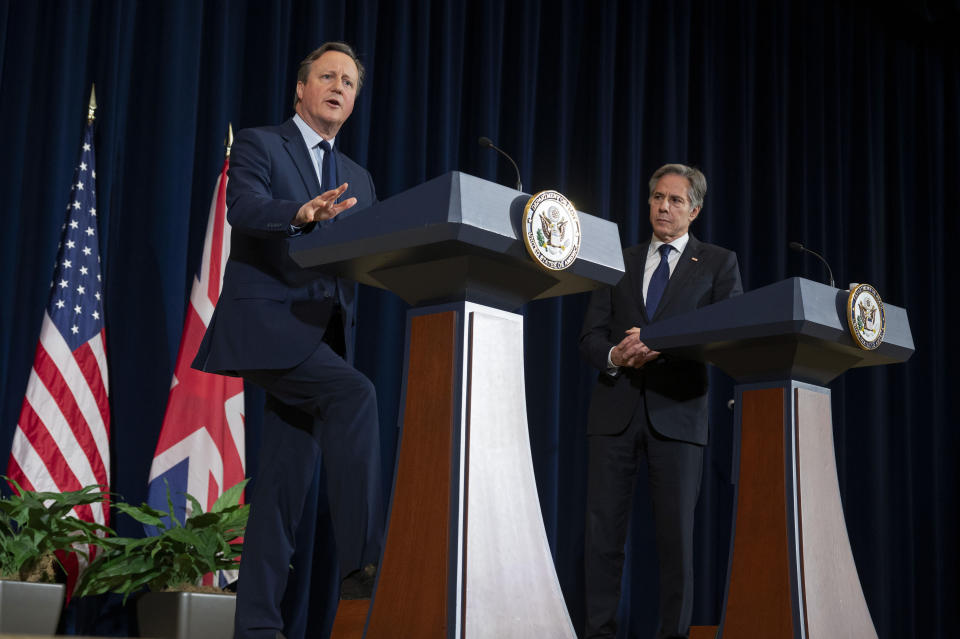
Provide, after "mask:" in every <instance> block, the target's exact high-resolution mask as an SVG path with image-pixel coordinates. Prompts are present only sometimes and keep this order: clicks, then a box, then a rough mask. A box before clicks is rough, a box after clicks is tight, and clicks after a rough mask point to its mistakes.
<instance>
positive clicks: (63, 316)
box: [7, 120, 110, 585]
mask: <svg viewBox="0 0 960 639" xmlns="http://www.w3.org/2000/svg"><path fill="white" fill-rule="evenodd" d="M96 177H97V172H96V165H95V162H94V152H93V122H92V120H91V121H90V122H88V123H87V127H86V130H85V131H84V135H83V147H82V149H81V152H80V161H79V163H78V165H77V168H76V171H75V173H74V176H73V184H72V185H71V187H70V199H69V202H68V204H67V214H66V223H65V224H64V225H63V228H62V236H61V240H60V248H59V251H58V253H57V261H56V264H55V265H54V270H53V281H52V282H51V290H50V301H49V303H48V305H47V309H46V311H44V314H43V324H42V325H41V328H40V341H39V343H38V344H37V352H36V355H35V356H34V361H33V368H32V369H31V371H30V377H29V379H28V381H27V391H26V395H25V397H24V398H23V407H22V408H21V409H20V419H19V420H18V421H17V429H16V431H15V433H14V436H13V448H12V449H11V451H10V461H9V462H8V464H7V475H8V476H9V477H11V478H13V479H15V480H17V482H19V484H20V485H21V486H22V487H23V488H25V489H27V490H37V491H50V492H66V491H71V490H77V489H80V488H82V487H84V486H89V485H91V484H99V485H100V486H102V487H103V489H104V490H108V489H109V485H110V407H109V404H108V401H107V394H108V378H107V355H106V347H105V343H106V339H105V332H104V322H103V295H102V291H103V285H102V282H101V279H100V251H99V248H98V243H99V240H98V234H97V191H96ZM75 514H76V516H77V517H79V518H80V519H83V520H86V521H95V522H97V523H100V524H105V525H106V524H108V523H109V516H110V512H109V507H108V505H107V504H105V503H97V504H93V505H92V506H80V507H78V508H77V509H76V512H75ZM77 559H78V558H77V556H76V555H73V556H72V557H70V558H68V559H67V561H65V566H66V568H67V570H68V576H69V577H70V582H69V583H70V585H72V583H73V580H74V579H75V578H76V571H77V570H78V565H77Z"/></svg>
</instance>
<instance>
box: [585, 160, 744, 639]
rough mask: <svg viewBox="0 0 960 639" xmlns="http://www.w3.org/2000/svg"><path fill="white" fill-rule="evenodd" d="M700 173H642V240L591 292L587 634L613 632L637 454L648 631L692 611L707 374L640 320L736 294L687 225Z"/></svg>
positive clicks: (719, 259)
mask: <svg viewBox="0 0 960 639" xmlns="http://www.w3.org/2000/svg"><path fill="white" fill-rule="evenodd" d="M706 192H707V181H706V178H705V177H704V175H703V173H701V172H700V171H698V170H697V169H695V168H692V167H688V166H684V165H682V164H667V165H665V166H663V167H661V168H659V169H658V170H657V171H656V172H655V173H654V174H653V177H652V178H651V179H650V199H649V204H650V224H651V225H652V226H653V237H652V238H651V239H650V241H649V242H648V243H645V244H640V245H638V246H634V247H631V248H629V249H626V250H625V251H624V254H623V261H624V265H625V267H626V274H625V275H624V276H623V279H621V280H620V283H619V284H617V285H616V286H614V287H612V288H603V289H599V290H597V291H595V292H594V293H593V296H592V297H591V299H590V305H589V308H588V310H587V314H586V317H585V319H584V324H583V331H582V332H581V334H580V352H581V354H582V356H583V357H584V358H585V359H586V360H587V361H588V362H589V363H590V364H591V365H592V366H594V367H595V368H598V369H599V370H600V375H599V378H598V381H597V385H596V386H595V388H594V391H593V395H592V397H591V401H590V411H589V418H588V423H587V435H588V441H589V471H588V488H587V520H586V549H585V568H586V590H587V622H586V633H585V637H588V638H594V637H614V636H616V631H617V624H616V612H617V606H618V603H619V601H620V579H621V575H622V572H623V561H624V544H625V542H626V535H627V526H628V523H629V520H630V513H631V510H632V506H633V495H634V489H635V486H636V480H637V475H638V473H639V471H640V467H641V461H642V460H643V459H646V461H647V480H648V482H649V486H650V494H651V498H652V502H653V514H654V525H655V529H656V540H657V554H658V558H659V565H660V602H659V609H660V623H659V629H658V631H657V637H658V638H666V637H686V636H687V635H688V633H689V629H690V619H691V615H692V611H693V517H694V509H695V508H696V505H697V497H698V495H699V492H700V477H701V472H702V467H703V447H704V446H705V445H706V443H707V371H706V367H705V366H704V365H703V364H702V363H698V362H693V361H686V360H682V359H677V358H673V357H669V356H667V355H661V354H660V353H658V352H656V351H652V350H650V349H649V348H647V346H646V345H645V344H644V343H643V341H642V337H643V328H644V327H646V326H647V325H649V324H653V323H655V322H669V321H670V317H672V316H675V315H679V314H681V313H686V312H689V311H693V310H695V309H697V308H700V307H701V306H706V305H708V304H712V303H714V302H719V301H720V300H724V299H727V298H728V297H731V296H734V295H739V294H740V293H742V292H743V288H742V286H741V284H740V269H739V267H738V265H737V256H736V254H734V253H733V252H731V251H728V250H726V249H723V248H720V247H718V246H714V245H712V244H706V243H704V242H700V241H699V240H697V238H695V237H694V236H693V235H692V234H690V233H689V227H690V223H691V222H693V220H695V219H696V217H697V215H699V213H700V210H701V208H702V206H703V199H704V196H705V195H706Z"/></svg>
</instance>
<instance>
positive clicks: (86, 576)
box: [75, 480, 249, 639]
mask: <svg viewBox="0 0 960 639" xmlns="http://www.w3.org/2000/svg"><path fill="white" fill-rule="evenodd" d="M246 483H247V482H246V480H244V481H242V482H240V483H238V484H237V485H236V486H233V487H232V488H230V489H229V490H227V491H226V492H224V493H223V494H222V495H221V496H220V497H219V498H218V499H217V501H216V502H214V504H213V506H211V508H210V511H209V512H204V511H203V508H202V507H201V505H200V503H199V502H198V501H197V500H196V499H195V498H194V497H193V496H192V495H186V498H187V500H188V501H189V503H190V506H191V508H190V514H189V515H188V516H187V518H186V519H185V520H184V521H183V522H180V521H179V520H178V518H177V516H176V514H175V512H174V506H173V502H172V500H171V499H170V491H169V488H168V489H167V505H168V511H166V512H165V511H162V510H158V509H156V508H153V507H151V506H149V505H147V504H140V505H139V506H132V505H130V504H126V503H122V502H120V503H117V504H115V508H116V510H117V511H118V512H121V513H124V514H126V515H128V516H130V517H133V519H135V520H136V521H138V522H140V523H141V524H144V525H147V526H154V527H156V529H157V530H158V534H157V535H156V536H152V537H143V538H134V537H112V538H109V539H107V540H105V541H104V549H103V550H102V551H100V552H99V553H98V554H97V557H96V558H95V559H94V561H93V562H92V563H91V564H90V566H89V567H88V568H87V569H86V571H84V572H83V574H81V576H80V579H79V580H78V582H77V587H76V590H75V592H76V594H77V595H81V596H82V595H97V594H102V593H106V592H113V593H119V594H122V595H124V600H126V598H127V597H128V596H130V595H131V594H134V593H140V592H141V591H143V590H146V591H147V592H144V593H142V594H141V595H140V597H139V598H138V600H137V622H138V625H139V626H140V634H141V635H143V636H150V637H171V638H175V639H187V638H190V637H203V638H205V639H216V638H217V637H221V636H222V637H225V638H227V639H230V638H231V637H233V613H234V609H235V606H236V603H235V601H236V599H235V597H234V596H233V595H232V594H228V593H224V592H223V591H221V590H219V589H211V588H209V587H208V588H206V589H204V588H203V587H198V586H197V584H198V583H199V582H200V580H201V578H202V577H203V576H204V575H205V574H207V573H211V572H214V573H215V572H217V571H220V570H235V569H236V568H237V567H238V566H239V565H240V557H239V556H240V553H241V552H242V544H241V543H240V538H241V537H242V536H243V532H244V529H245V528H246V524H247V517H248V514H249V506H247V505H246V504H240V503H239V502H240V497H241V495H242V494H243V488H244V486H245V485H246ZM205 590H208V591H205ZM209 590H214V592H209Z"/></svg>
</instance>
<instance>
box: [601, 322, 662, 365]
mask: <svg viewBox="0 0 960 639" xmlns="http://www.w3.org/2000/svg"><path fill="white" fill-rule="evenodd" d="M659 355H660V352H659V351H654V350H650V349H649V348H648V347H647V345H646V344H644V343H643V342H641V341H640V329H639V328H637V327H635V326H634V327H633V328H631V329H628V330H627V336H626V337H624V338H623V339H622V340H620V343H619V344H617V345H616V346H614V347H613V350H612V351H610V361H611V362H613V364H614V366H630V367H632V368H640V367H642V366H643V365H644V364H646V363H647V362H649V361H652V360H655V359H656V358H657V357H658V356H659Z"/></svg>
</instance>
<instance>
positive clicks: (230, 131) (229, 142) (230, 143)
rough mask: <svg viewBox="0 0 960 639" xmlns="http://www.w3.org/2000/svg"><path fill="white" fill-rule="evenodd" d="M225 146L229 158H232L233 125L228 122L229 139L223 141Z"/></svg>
mask: <svg viewBox="0 0 960 639" xmlns="http://www.w3.org/2000/svg"><path fill="white" fill-rule="evenodd" d="M223 146H225V147H227V157H230V147H232V146H233V123H232V122H227V139H226V140H224V141H223Z"/></svg>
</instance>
